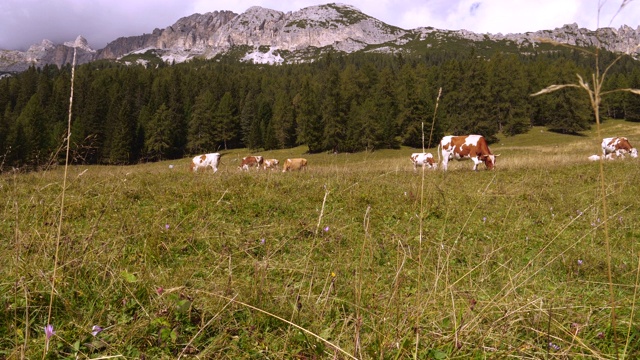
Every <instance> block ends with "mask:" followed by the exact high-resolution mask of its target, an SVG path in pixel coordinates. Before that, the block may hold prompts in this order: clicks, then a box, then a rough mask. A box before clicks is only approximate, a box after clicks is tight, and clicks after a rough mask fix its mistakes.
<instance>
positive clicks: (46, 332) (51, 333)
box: [44, 324, 56, 342]
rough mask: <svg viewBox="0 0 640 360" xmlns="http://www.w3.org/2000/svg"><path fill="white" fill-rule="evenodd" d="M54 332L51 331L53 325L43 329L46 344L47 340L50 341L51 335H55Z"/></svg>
mask: <svg viewBox="0 0 640 360" xmlns="http://www.w3.org/2000/svg"><path fill="white" fill-rule="evenodd" d="M55 334H56V332H55V331H54V330H53V325H51V324H48V325H47V326H45V327H44V335H45V336H46V338H47V342H48V341H49V339H51V337H52V336H53V335H55Z"/></svg>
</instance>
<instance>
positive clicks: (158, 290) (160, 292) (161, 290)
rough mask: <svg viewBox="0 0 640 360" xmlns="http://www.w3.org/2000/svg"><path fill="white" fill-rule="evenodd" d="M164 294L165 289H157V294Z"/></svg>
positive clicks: (160, 287)
mask: <svg viewBox="0 0 640 360" xmlns="http://www.w3.org/2000/svg"><path fill="white" fill-rule="evenodd" d="M162 293H164V289H163V288H162V286H159V287H157V288H156V294H158V295H162Z"/></svg>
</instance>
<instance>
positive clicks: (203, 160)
mask: <svg viewBox="0 0 640 360" xmlns="http://www.w3.org/2000/svg"><path fill="white" fill-rule="evenodd" d="M220 156H221V155H220V153H211V154H203V155H198V156H196V157H194V158H193V160H191V167H190V168H191V171H193V172H198V169H200V168H202V169H203V170H204V169H206V168H208V167H211V168H212V169H213V172H214V173H215V172H216V171H218V163H219V162H220Z"/></svg>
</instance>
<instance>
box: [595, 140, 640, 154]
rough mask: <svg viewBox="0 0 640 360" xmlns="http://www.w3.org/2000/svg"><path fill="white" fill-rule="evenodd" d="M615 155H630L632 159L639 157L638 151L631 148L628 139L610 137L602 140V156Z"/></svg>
mask: <svg viewBox="0 0 640 360" xmlns="http://www.w3.org/2000/svg"><path fill="white" fill-rule="evenodd" d="M612 153H615V154H616V155H617V156H618V157H624V156H625V155H626V154H630V155H631V157H633V158H637V157H638V149H636V148H634V147H633V146H631V144H630V143H629V140H627V138H626V137H610V138H604V139H602V154H603V155H605V156H606V155H607V154H612Z"/></svg>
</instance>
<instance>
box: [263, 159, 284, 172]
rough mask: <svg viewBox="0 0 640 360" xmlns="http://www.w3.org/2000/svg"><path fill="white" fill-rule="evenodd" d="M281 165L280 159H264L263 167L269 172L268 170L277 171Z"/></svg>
mask: <svg viewBox="0 0 640 360" xmlns="http://www.w3.org/2000/svg"><path fill="white" fill-rule="evenodd" d="M279 163H280V162H279V161H278V159H264V162H263V164H262V167H263V169H265V170H267V169H277V168H278V164H279Z"/></svg>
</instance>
